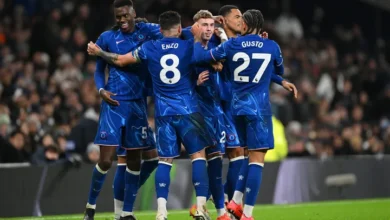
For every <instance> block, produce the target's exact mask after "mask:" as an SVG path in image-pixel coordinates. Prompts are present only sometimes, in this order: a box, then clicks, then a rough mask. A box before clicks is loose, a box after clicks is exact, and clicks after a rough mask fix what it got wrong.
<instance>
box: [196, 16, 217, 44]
mask: <svg viewBox="0 0 390 220" xmlns="http://www.w3.org/2000/svg"><path fill="white" fill-rule="evenodd" d="M198 23H199V26H200V29H201V30H202V40H205V41H208V40H210V38H211V36H213V33H214V19H212V18H201V19H199V20H198Z"/></svg>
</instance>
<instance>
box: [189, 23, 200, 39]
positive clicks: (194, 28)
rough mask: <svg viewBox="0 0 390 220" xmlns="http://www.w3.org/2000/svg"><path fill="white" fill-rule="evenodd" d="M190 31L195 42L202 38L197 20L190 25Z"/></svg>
mask: <svg viewBox="0 0 390 220" xmlns="http://www.w3.org/2000/svg"><path fill="white" fill-rule="evenodd" d="M191 33H192V35H194V39H195V42H200V41H201V40H202V39H201V35H202V30H201V29H200V26H199V23H198V22H195V23H194V24H193V25H192V26H191Z"/></svg>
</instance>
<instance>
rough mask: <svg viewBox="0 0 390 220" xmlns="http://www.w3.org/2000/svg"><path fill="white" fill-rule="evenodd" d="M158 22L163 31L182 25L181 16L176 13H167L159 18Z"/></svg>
mask: <svg viewBox="0 0 390 220" xmlns="http://www.w3.org/2000/svg"><path fill="white" fill-rule="evenodd" d="M158 22H159V23H160V27H161V29H162V30H169V29H171V28H172V27H173V26H175V25H178V24H181V16H180V14H179V13H177V12H176V11H166V12H164V13H162V14H161V15H160V16H159V18H158Z"/></svg>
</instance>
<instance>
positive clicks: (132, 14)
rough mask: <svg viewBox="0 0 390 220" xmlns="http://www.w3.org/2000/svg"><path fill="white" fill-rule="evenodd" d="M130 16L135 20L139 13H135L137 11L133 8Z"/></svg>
mask: <svg viewBox="0 0 390 220" xmlns="http://www.w3.org/2000/svg"><path fill="white" fill-rule="evenodd" d="M130 14H131V16H132V17H133V18H135V17H137V13H136V12H135V9H134V8H133V7H132V8H131V11H130Z"/></svg>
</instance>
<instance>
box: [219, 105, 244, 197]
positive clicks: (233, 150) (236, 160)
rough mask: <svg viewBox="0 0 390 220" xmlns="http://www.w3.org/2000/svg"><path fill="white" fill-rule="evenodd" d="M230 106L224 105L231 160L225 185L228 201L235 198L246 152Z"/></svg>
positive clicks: (228, 153) (227, 145) (228, 154)
mask: <svg viewBox="0 0 390 220" xmlns="http://www.w3.org/2000/svg"><path fill="white" fill-rule="evenodd" d="M227 105H229V104H226V103H225V104H224V109H226V110H225V114H224V122H225V125H226V126H225V127H226V154H227V157H228V159H229V167H228V172H227V176H226V183H225V197H227V201H230V200H231V199H232V198H233V193H234V189H235V187H236V184H237V180H238V176H239V175H238V174H239V172H240V169H241V167H242V164H243V162H244V159H245V158H244V150H243V149H242V148H241V147H240V146H243V145H242V144H241V143H240V139H239V137H238V134H237V130H236V125H235V123H234V120H233V116H232V115H231V112H230V111H229V110H228V106H227Z"/></svg>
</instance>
